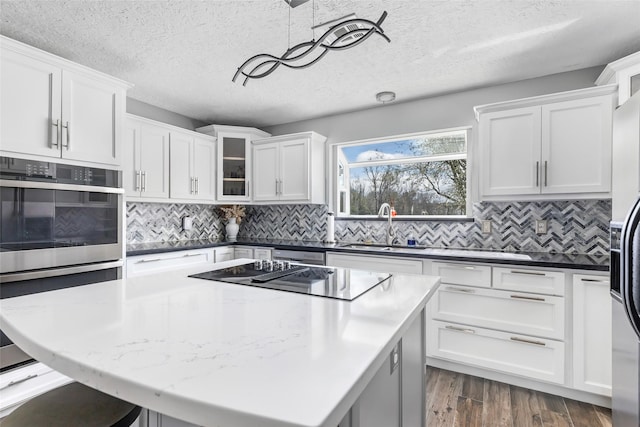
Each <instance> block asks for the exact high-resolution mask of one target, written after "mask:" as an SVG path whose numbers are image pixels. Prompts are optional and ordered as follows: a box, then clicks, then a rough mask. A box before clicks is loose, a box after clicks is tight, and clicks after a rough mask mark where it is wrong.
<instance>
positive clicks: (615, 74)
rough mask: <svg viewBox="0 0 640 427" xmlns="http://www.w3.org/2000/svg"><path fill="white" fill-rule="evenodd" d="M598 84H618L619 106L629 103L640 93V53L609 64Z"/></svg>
mask: <svg viewBox="0 0 640 427" xmlns="http://www.w3.org/2000/svg"><path fill="white" fill-rule="evenodd" d="M596 84H597V85H610V84H617V85H618V104H617V105H622V104H624V103H625V102H627V100H629V98H631V97H632V96H633V95H634V94H636V93H638V92H640V52H636V53H632V54H631V55H628V56H625V57H624V58H620V59H618V60H617V61H614V62H612V63H610V64H608V65H607V66H606V67H605V68H604V70H603V71H602V73H601V74H600V76H599V77H598V79H597V80H596Z"/></svg>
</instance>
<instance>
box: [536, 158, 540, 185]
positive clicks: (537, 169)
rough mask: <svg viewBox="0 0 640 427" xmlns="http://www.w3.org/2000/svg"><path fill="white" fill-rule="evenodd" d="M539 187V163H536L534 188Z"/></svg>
mask: <svg viewBox="0 0 640 427" xmlns="http://www.w3.org/2000/svg"><path fill="white" fill-rule="evenodd" d="M539 185H540V162H536V187H538V186H539Z"/></svg>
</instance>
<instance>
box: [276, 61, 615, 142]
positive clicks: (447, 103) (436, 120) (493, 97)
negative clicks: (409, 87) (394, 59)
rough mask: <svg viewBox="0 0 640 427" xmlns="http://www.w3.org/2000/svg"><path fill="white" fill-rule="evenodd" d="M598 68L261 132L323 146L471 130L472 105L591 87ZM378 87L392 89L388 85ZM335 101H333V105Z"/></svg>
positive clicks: (296, 123)
mask: <svg viewBox="0 0 640 427" xmlns="http://www.w3.org/2000/svg"><path fill="white" fill-rule="evenodd" d="M603 68H604V67H603V66H599V67H592V68H586V69H583V70H577V71H571V72H567V73H560V74H553V75H550V76H545V77H539V78H535V79H529V80H522V81H519V82H515V83H507V84H502V85H498V86H490V87H486V88H481V89H474V90H468V91H464V92H457V93H452V94H448V95H443V96H437V97H433V98H425V99H419V100H415V101H407V102H398V101H396V102H394V103H391V104H386V105H383V106H377V107H374V108H370V109H367V110H361V111H356V112H351V113H344V114H338V115H333V116H327V117H322V118H318V119H312V120H304V121H300V122H295V123H288V124H282V125H277V126H269V127H265V128H263V129H264V130H265V131H266V132H269V133H271V134H273V135H284V134H288V133H294V132H302V131H308V130H313V131H316V132H318V133H320V134H322V135H324V136H326V137H327V138H328V141H327V142H330V143H331V142H345V141H357V140H360V139H369V138H377V137H384V136H391V135H401V134H406V133H412V132H422V131H427V130H435V129H446V128H452V127H458V126H473V125H474V124H475V119H474V115H473V107H474V106H476V105H482V104H490V103H493V102H500V101H507V100H511V99H519V98H526V97H530V96H538V95H545V94H549V93H555V92H563V91H567V90H574V89H582V88H585V87H592V86H594V82H595V80H596V78H597V77H598V76H599V75H600V72H601V71H602V70H603ZM469 72H470V73H472V72H473V70H469ZM380 89H381V90H393V88H387V87H385V88H380ZM374 96H375V94H371V100H372V104H373V103H375V101H374ZM398 97H399V98H401V97H402V94H398ZM339 102H340V100H339V99H337V100H336V103H339Z"/></svg>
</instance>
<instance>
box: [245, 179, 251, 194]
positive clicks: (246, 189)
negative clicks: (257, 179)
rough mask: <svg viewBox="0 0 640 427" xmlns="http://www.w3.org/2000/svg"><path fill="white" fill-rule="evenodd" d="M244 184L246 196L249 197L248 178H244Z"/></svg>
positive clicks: (249, 186)
mask: <svg viewBox="0 0 640 427" xmlns="http://www.w3.org/2000/svg"><path fill="white" fill-rule="evenodd" d="M244 185H245V186H246V188H245V193H247V197H249V198H251V185H249V180H246V181H245V182H244Z"/></svg>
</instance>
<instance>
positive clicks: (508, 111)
mask: <svg viewBox="0 0 640 427" xmlns="http://www.w3.org/2000/svg"><path fill="white" fill-rule="evenodd" d="M614 92H615V86H603V87H600V88H590V89H582V90H576V91H571V92H564V93H559V94H554V95H545V96H539V97H535V98H527V99H523V100H517V101H509V102H503V103H499V104H491V105H484V106H480V107H476V108H475V110H476V114H477V117H478V121H479V138H480V140H479V153H480V168H479V170H480V174H479V178H480V197H481V199H483V200H506V199H513V198H514V197H516V198H518V199H522V200H528V199H529V200H530V199H536V198H538V199H540V198H546V199H554V198H560V197H562V198H566V197H573V198H582V197H585V198H586V197H607V196H608V195H609V194H610V191H611V134H612V114H613V103H614V96H613V94H614Z"/></svg>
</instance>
